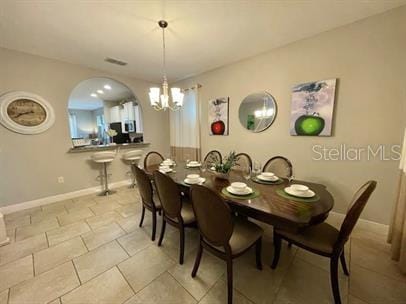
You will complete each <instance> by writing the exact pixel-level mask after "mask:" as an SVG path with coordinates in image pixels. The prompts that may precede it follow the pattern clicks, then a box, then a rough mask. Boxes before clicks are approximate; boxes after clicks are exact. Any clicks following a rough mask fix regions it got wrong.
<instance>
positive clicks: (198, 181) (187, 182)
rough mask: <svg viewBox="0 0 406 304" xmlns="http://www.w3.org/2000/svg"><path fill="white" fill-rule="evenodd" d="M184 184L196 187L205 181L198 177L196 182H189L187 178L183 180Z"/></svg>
mask: <svg viewBox="0 0 406 304" xmlns="http://www.w3.org/2000/svg"><path fill="white" fill-rule="evenodd" d="M183 181H184V182H185V184H189V185H197V184H203V183H204V182H205V181H206V179H205V178H204V177H200V178H199V179H198V180H197V181H193V182H192V181H190V180H189V179H188V178H185V179H184V180H183Z"/></svg>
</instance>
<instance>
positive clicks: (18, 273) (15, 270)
mask: <svg viewBox="0 0 406 304" xmlns="http://www.w3.org/2000/svg"><path fill="white" fill-rule="evenodd" d="M33 276H34V273H33V267H32V256H31V255H29V256H26V257H25V258H22V259H19V260H17V261H14V262H11V263H8V264H5V265H3V266H0V292H1V291H3V290H5V289H8V288H10V287H11V286H14V285H16V284H18V283H20V282H23V281H25V280H28V279H30V278H32V277H33Z"/></svg>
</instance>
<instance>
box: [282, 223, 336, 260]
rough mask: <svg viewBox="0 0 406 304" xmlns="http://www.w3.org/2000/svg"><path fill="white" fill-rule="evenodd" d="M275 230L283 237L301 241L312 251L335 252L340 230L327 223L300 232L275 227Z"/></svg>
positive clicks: (295, 241) (328, 253)
mask: <svg viewBox="0 0 406 304" xmlns="http://www.w3.org/2000/svg"><path fill="white" fill-rule="evenodd" d="M275 232H276V233H278V234H279V235H281V236H282V237H283V238H285V239H288V240H291V241H293V242H294V243H300V244H302V246H304V247H307V248H308V249H310V250H311V251H317V252H319V253H325V254H326V255H330V254H332V253H333V249H334V244H335V243H336V242H337V239H338V234H339V233H340V231H339V230H338V229H336V228H334V227H333V226H331V225H329V224H327V223H321V224H319V225H314V226H310V227H308V228H306V229H304V230H302V231H300V232H299V233H294V232H289V231H284V230H279V229H275Z"/></svg>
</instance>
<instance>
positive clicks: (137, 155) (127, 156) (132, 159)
mask: <svg viewBox="0 0 406 304" xmlns="http://www.w3.org/2000/svg"><path fill="white" fill-rule="evenodd" d="M141 156H142V150H131V151H128V152H126V153H124V154H123V157H122V158H123V160H124V161H126V162H129V163H130V165H131V171H130V172H131V173H132V176H133V177H132V182H131V185H130V188H134V187H135V169H134V167H135V166H136V165H137V164H138V161H139V160H140V159H141Z"/></svg>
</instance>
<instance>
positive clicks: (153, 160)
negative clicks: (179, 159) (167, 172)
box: [144, 151, 164, 169]
mask: <svg viewBox="0 0 406 304" xmlns="http://www.w3.org/2000/svg"><path fill="white" fill-rule="evenodd" d="M163 160H164V157H163V156H162V155H161V154H160V153H158V152H156V151H151V152H148V154H147V155H146V156H145V158H144V169H146V168H148V166H153V165H159V164H160V163H162V162H163Z"/></svg>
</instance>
